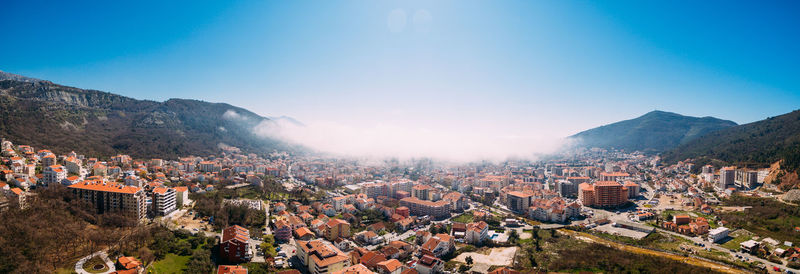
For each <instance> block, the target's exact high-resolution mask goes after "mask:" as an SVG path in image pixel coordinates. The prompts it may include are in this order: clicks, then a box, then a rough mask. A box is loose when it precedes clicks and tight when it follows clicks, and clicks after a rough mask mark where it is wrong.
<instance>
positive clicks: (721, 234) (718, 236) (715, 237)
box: [708, 227, 730, 243]
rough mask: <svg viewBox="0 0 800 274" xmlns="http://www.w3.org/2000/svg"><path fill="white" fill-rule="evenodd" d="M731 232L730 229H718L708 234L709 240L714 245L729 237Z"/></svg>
mask: <svg viewBox="0 0 800 274" xmlns="http://www.w3.org/2000/svg"><path fill="white" fill-rule="evenodd" d="M729 232H730V229H728V228H727V227H717V228H715V229H712V230H711V231H709V232H708V240H709V241H711V242H712V243H716V242H719V241H722V239H725V238H726V237H728V233H729Z"/></svg>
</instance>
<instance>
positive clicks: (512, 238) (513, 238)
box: [508, 229, 519, 244]
mask: <svg viewBox="0 0 800 274" xmlns="http://www.w3.org/2000/svg"><path fill="white" fill-rule="evenodd" d="M517 239H519V234H518V233H517V230H516V229H512V230H511V232H509V233H508V242H510V243H512V244H514V243H516V242H517Z"/></svg>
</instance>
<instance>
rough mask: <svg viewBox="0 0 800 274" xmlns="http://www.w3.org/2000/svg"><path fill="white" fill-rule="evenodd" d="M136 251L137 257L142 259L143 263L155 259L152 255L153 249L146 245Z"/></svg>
mask: <svg viewBox="0 0 800 274" xmlns="http://www.w3.org/2000/svg"><path fill="white" fill-rule="evenodd" d="M138 253H139V258H140V259H142V263H144V265H148V264H150V263H152V262H153V261H154V260H155V259H156V256H155V255H153V251H152V250H150V249H149V248H147V247H146V246H143V247H142V248H139V252H138Z"/></svg>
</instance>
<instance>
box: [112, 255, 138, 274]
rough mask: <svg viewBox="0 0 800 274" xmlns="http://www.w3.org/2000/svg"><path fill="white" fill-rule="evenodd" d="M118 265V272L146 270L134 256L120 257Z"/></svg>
mask: <svg viewBox="0 0 800 274" xmlns="http://www.w3.org/2000/svg"><path fill="white" fill-rule="evenodd" d="M116 267H117V272H118V273H138V272H139V271H144V269H143V267H144V266H143V265H142V263H141V262H139V260H136V258H134V257H125V256H122V257H119V258H118V259H117V265H116Z"/></svg>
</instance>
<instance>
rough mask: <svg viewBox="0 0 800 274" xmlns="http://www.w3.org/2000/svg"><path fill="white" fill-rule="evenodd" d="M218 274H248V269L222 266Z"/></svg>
mask: <svg viewBox="0 0 800 274" xmlns="http://www.w3.org/2000/svg"><path fill="white" fill-rule="evenodd" d="M217 274H247V267H246V266H243V265H220V266H218V267H217Z"/></svg>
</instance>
